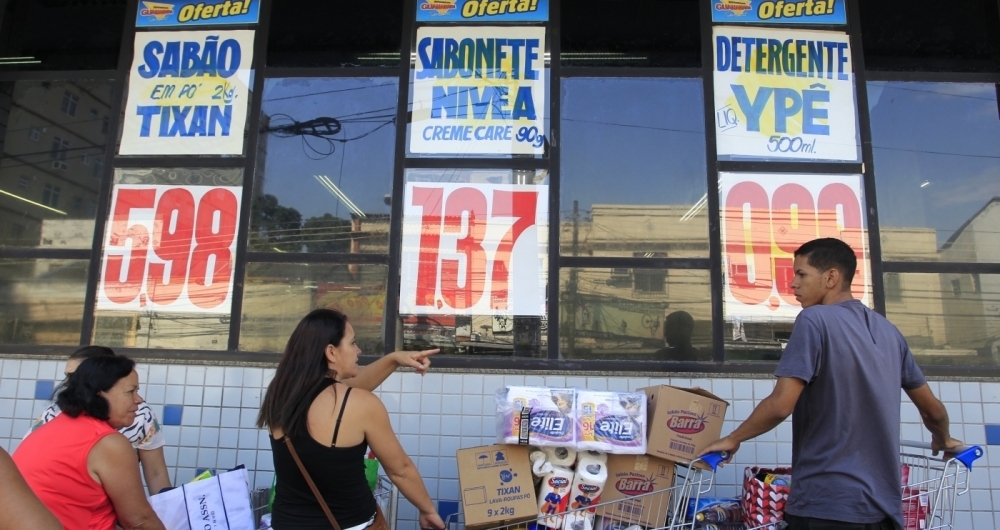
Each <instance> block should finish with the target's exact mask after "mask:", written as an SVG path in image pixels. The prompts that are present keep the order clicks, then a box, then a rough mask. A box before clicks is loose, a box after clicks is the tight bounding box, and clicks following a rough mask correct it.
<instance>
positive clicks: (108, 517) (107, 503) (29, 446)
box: [11, 414, 118, 530]
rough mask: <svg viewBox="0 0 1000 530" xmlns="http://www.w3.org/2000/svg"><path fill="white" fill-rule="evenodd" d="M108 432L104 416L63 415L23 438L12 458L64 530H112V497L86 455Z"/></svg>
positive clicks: (113, 516)
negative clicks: (90, 468) (91, 471)
mask: <svg viewBox="0 0 1000 530" xmlns="http://www.w3.org/2000/svg"><path fill="white" fill-rule="evenodd" d="M109 434H118V431H117V430H115V429H114V428H112V427H111V425H109V424H108V423H107V422H106V421H102V420H98V419H96V418H93V417H91V416H86V415H81V416H80V417H78V418H71V417H69V415H68V414H60V415H59V416H56V418H55V419H54V420H52V421H50V422H49V423H46V424H45V425H43V426H41V427H39V428H38V429H37V430H35V431H34V432H32V433H31V434H30V435H29V436H28V437H27V438H25V439H24V441H23V442H21V445H20V446H18V448H17V450H16V451H14V454H13V455H11V458H13V459H14V463H15V464H17V468H18V470H20V471H21V474H22V475H24V480H25V481H27V483H28V486H31V490H32V491H34V492H35V495H37V496H38V498H39V499H41V501H42V503H44V504H45V506H46V507H47V508H48V509H49V510H50V511H51V512H52V513H53V515H55V516H56V518H57V519H59V522H61V523H62V524H63V526H64V527H65V528H66V530H114V528H115V520H116V519H117V517H116V516H115V509H114V506H112V505H111V498H110V497H108V494H107V493H106V492H105V491H104V486H102V485H101V484H99V483H98V482H97V481H96V480H94V478H93V477H91V476H90V472H89V471H87V456H88V455H89V454H90V450H91V449H93V448H94V445H95V444H96V443H97V442H99V441H100V440H101V439H102V438H104V437H105V436H107V435H109Z"/></svg>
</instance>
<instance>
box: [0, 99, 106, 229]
mask: <svg viewBox="0 0 1000 530" xmlns="http://www.w3.org/2000/svg"><path fill="white" fill-rule="evenodd" d="M111 85H112V84H111V82H110V81H17V82H13V83H2V84H0V102H2V103H0V108H6V109H9V110H8V111H0V136H2V137H3V152H2V154H0V246H17V247H43V248H90V247H91V246H92V245H93V244H94V216H95V214H96V211H97V203H98V201H99V200H100V198H99V197H98V191H99V189H100V185H101V178H102V177H103V176H104V167H103V162H104V152H105V149H106V147H107V141H108V137H107V131H106V130H103V129H102V127H101V123H102V122H101V120H102V119H103V118H106V117H108V116H109V115H110V114H111V110H110V104H111Z"/></svg>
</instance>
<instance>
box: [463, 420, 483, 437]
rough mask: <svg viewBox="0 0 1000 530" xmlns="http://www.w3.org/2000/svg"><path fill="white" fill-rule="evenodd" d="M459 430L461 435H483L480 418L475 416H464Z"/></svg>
mask: <svg viewBox="0 0 1000 530" xmlns="http://www.w3.org/2000/svg"><path fill="white" fill-rule="evenodd" d="M460 432H461V434H462V436H482V435H483V420H482V418H475V417H466V418H464V419H463V420H462V423H461V426H460Z"/></svg>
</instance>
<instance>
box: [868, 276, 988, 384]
mask: <svg viewBox="0 0 1000 530" xmlns="http://www.w3.org/2000/svg"><path fill="white" fill-rule="evenodd" d="M899 277H900V280H899V283H900V287H901V293H902V294H901V296H900V297H899V299H898V300H888V299H887V300H886V308H885V309H886V317H887V318H888V319H889V320H890V321H892V323H893V324H895V325H896V327H898V328H899V330H900V331H901V332H902V333H903V336H904V337H906V341H907V343H909V345H910V349H911V350H913V353H914V354H915V355H916V356H917V362H919V363H920V364H925V365H926V364H944V365H961V366H971V365H993V366H996V365H1000V275H995V274H982V275H976V274H952V273H948V274H931V273H900V274H899Z"/></svg>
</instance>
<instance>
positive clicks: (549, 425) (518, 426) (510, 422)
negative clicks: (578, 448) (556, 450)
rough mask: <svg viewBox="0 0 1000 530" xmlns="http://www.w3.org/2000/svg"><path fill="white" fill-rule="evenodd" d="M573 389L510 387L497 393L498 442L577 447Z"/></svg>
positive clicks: (574, 393) (574, 394)
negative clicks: (574, 426)
mask: <svg viewBox="0 0 1000 530" xmlns="http://www.w3.org/2000/svg"><path fill="white" fill-rule="evenodd" d="M575 396H576V392H575V391H574V390H573V389H572V388H546V387H530V386H508V387H504V388H501V389H500V390H497V392H496V403H497V412H496V421H497V442H499V443H504V444H519V445H526V444H529V443H530V444H531V445H535V446H539V447H559V446H561V447H574V446H575V445H576V439H575V438H576V436H575V435H576V429H574V428H573V424H574V422H573V403H574V401H575Z"/></svg>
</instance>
